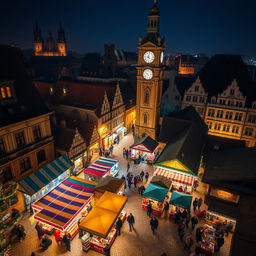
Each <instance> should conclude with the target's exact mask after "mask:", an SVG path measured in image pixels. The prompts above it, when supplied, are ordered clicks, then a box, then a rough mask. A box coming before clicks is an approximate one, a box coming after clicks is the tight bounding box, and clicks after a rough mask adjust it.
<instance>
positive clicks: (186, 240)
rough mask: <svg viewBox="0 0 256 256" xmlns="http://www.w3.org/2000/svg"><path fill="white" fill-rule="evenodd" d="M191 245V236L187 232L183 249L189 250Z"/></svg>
mask: <svg viewBox="0 0 256 256" xmlns="http://www.w3.org/2000/svg"><path fill="white" fill-rule="evenodd" d="M192 245H193V238H192V235H191V234H188V235H187V236H186V238H185V244H184V250H185V251H190V249H191V247H192Z"/></svg>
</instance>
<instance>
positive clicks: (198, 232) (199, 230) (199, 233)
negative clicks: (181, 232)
mask: <svg viewBox="0 0 256 256" xmlns="http://www.w3.org/2000/svg"><path fill="white" fill-rule="evenodd" d="M202 234H203V228H202V227H199V228H197V229H196V242H197V243H198V242H201V241H202Z"/></svg>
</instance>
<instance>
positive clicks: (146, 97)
mask: <svg viewBox="0 0 256 256" xmlns="http://www.w3.org/2000/svg"><path fill="white" fill-rule="evenodd" d="M144 104H146V105H148V104H149V90H148V89H147V90H146V91H145V94H144Z"/></svg>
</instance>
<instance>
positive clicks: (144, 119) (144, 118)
mask: <svg viewBox="0 0 256 256" xmlns="http://www.w3.org/2000/svg"><path fill="white" fill-rule="evenodd" d="M143 123H144V124H147V123H148V114H147V113H144V115H143Z"/></svg>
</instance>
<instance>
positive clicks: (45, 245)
mask: <svg viewBox="0 0 256 256" xmlns="http://www.w3.org/2000/svg"><path fill="white" fill-rule="evenodd" d="M51 244H52V240H51V239H50V238H49V237H48V236H46V235H43V237H42V241H41V243H40V246H41V248H42V250H47V249H48V247H49V246H50V245H51Z"/></svg>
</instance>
